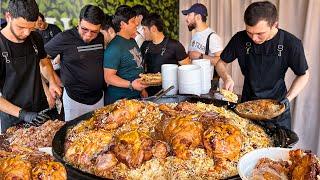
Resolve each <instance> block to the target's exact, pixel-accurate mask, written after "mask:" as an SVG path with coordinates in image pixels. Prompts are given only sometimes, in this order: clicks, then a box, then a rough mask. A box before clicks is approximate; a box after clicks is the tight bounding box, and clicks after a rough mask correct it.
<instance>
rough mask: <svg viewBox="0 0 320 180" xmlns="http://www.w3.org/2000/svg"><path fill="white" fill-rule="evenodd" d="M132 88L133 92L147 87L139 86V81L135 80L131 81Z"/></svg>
mask: <svg viewBox="0 0 320 180" xmlns="http://www.w3.org/2000/svg"><path fill="white" fill-rule="evenodd" d="M132 87H133V89H134V90H137V91H142V90H143V89H145V88H147V87H148V86H147V85H144V84H141V81H140V79H135V80H134V81H132Z"/></svg>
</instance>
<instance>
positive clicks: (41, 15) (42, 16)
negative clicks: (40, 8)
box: [39, 12, 46, 21]
mask: <svg viewBox="0 0 320 180" xmlns="http://www.w3.org/2000/svg"><path fill="white" fill-rule="evenodd" d="M39 17H40V18H41V19H42V21H46V19H45V18H44V15H43V14H42V13H41V12H39Z"/></svg>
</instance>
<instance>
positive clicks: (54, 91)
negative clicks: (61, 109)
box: [49, 81, 62, 98]
mask: <svg viewBox="0 0 320 180" xmlns="http://www.w3.org/2000/svg"><path fill="white" fill-rule="evenodd" d="M49 92H50V94H51V96H52V97H54V98H58V97H61V95H62V90H61V87H60V86H58V85H57V83H56V82H55V81H51V82H49Z"/></svg>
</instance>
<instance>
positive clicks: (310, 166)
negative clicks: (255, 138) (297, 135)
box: [237, 147, 320, 180]
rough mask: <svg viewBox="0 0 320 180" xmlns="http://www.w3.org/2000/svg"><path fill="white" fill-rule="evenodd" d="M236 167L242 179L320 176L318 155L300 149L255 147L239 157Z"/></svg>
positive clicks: (316, 177) (313, 177)
mask: <svg viewBox="0 0 320 180" xmlns="http://www.w3.org/2000/svg"><path fill="white" fill-rule="evenodd" d="M237 169H238V173H239V176H240V177H241V179H243V180H254V179H305V178H307V177H308V178H310V179H319V178H320V176H319V174H320V172H319V169H320V160H319V157H317V156H316V155H315V154H313V153H311V151H304V150H301V149H296V150H293V149H289V148H279V147H269V148H262V149H256V150H253V151H251V152H249V153H247V154H245V155H244V156H242V157H241V158H240V160H239V163H238V166H237Z"/></svg>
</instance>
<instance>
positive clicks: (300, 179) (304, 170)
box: [289, 149, 320, 180]
mask: <svg viewBox="0 0 320 180" xmlns="http://www.w3.org/2000/svg"><path fill="white" fill-rule="evenodd" d="M289 157H290V161H291V162H292V165H291V170H292V173H291V174H290V176H291V179H293V180H312V179H317V176H318V175H320V162H319V161H318V160H317V158H316V155H314V154H312V153H310V152H307V153H305V152H304V151H302V150H299V149H298V150H293V151H290V153H289Z"/></svg>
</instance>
